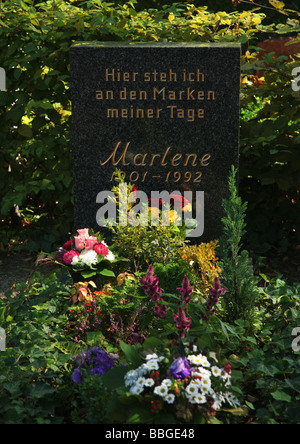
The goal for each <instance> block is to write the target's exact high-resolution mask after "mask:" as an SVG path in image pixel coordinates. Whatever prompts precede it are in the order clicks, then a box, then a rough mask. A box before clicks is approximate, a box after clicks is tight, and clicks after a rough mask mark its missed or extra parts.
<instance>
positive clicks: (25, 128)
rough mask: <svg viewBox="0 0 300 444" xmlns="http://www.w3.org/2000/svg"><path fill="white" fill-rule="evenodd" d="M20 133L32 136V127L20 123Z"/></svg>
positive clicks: (27, 136)
mask: <svg viewBox="0 0 300 444" xmlns="http://www.w3.org/2000/svg"><path fill="white" fill-rule="evenodd" d="M18 133H19V134H20V135H21V136H23V137H26V138H28V139H29V138H30V137H32V129H31V128H30V126H28V125H20V126H19V128H18Z"/></svg>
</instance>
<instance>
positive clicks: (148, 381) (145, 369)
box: [125, 353, 175, 404]
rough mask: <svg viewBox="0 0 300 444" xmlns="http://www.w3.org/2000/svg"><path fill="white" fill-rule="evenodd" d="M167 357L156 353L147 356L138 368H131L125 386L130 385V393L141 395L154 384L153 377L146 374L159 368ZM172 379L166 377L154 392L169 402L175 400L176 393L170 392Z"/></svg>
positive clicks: (126, 376)
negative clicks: (147, 376) (160, 363)
mask: <svg viewBox="0 0 300 444" xmlns="http://www.w3.org/2000/svg"><path fill="white" fill-rule="evenodd" d="M164 359H165V357H164V356H160V357H158V356H157V354H156V353H154V354H152V355H147V356H146V363H145V364H142V365H141V366H140V367H138V368H137V369H136V370H130V371H129V372H127V373H126V375H125V386H126V387H130V390H129V391H130V393H132V394H133V395H140V394H141V393H143V391H144V390H145V389H146V388H149V387H153V386H154V380H153V379H152V378H146V377H145V376H146V375H147V374H148V375H149V374H150V373H151V372H152V371H153V370H159V362H161V361H163V360H164ZM172 384H173V383H172V381H171V380H170V379H164V380H163V381H162V383H161V385H159V386H157V387H155V388H154V390H153V393H154V394H156V395H158V396H161V397H162V398H164V400H165V401H167V402H168V403H169V404H171V403H173V402H174V400H175V395H173V394H170V393H168V390H169V387H171V386H172Z"/></svg>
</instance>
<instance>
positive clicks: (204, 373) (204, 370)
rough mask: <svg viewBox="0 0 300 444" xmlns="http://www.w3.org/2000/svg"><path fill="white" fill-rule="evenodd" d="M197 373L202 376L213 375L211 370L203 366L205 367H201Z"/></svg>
mask: <svg viewBox="0 0 300 444" xmlns="http://www.w3.org/2000/svg"><path fill="white" fill-rule="evenodd" d="M197 373H198V375H199V376H201V377H202V376H211V371H210V370H207V369H206V368H203V367H199V368H198V372H197Z"/></svg>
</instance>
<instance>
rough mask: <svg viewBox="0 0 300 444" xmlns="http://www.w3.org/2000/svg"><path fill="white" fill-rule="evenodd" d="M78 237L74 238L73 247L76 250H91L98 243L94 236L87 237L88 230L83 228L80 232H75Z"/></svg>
mask: <svg viewBox="0 0 300 444" xmlns="http://www.w3.org/2000/svg"><path fill="white" fill-rule="evenodd" d="M77 232H78V236H75V238H74V240H75V247H76V248H77V250H79V251H82V250H91V249H92V248H93V247H94V245H96V244H97V243H98V239H97V238H96V237H95V236H90V235H89V229H88V228H84V229H82V230H77Z"/></svg>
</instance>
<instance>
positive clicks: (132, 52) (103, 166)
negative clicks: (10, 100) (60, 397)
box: [71, 42, 240, 241]
mask: <svg viewBox="0 0 300 444" xmlns="http://www.w3.org/2000/svg"><path fill="white" fill-rule="evenodd" d="M71 89H72V138H73V166H74V199H75V202H74V204H75V228H87V227H89V228H94V229H95V230H97V231H98V230H99V226H98V225H97V222H96V213H97V211H98V209H99V204H97V203H96V196H97V194H98V193H99V192H100V191H103V190H110V189H111V188H112V186H113V185H115V182H114V180H113V173H114V171H115V170H116V168H118V169H120V170H122V171H123V172H124V173H125V174H126V177H125V180H126V181H127V182H131V183H132V184H135V185H136V186H137V187H138V189H140V190H143V191H145V192H146V193H147V194H148V195H149V197H151V195H150V194H151V191H162V190H166V191H169V192H172V191H175V190H178V191H181V192H183V191H193V193H194V196H196V193H195V192H196V191H204V197H205V208H204V213H205V223H204V234H203V236H202V237H201V238H200V240H201V241H204V240H210V239H214V238H217V237H218V236H219V235H220V232H221V226H222V224H221V218H222V215H223V212H222V199H223V198H225V197H227V196H228V176H229V171H230V169H231V165H234V166H235V167H237V166H238V144H239V95H240V45H237V44H201V43H151V44H146V43H145V44H142V43H140V44H138V43H124V42H121V43H119V42H109V43H107V42H99V43H78V44H75V45H74V46H73V47H72V48H71ZM193 204H194V206H195V202H193Z"/></svg>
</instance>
